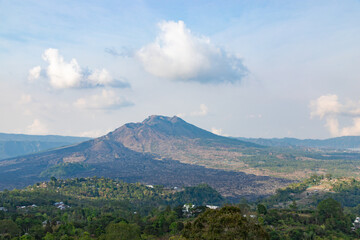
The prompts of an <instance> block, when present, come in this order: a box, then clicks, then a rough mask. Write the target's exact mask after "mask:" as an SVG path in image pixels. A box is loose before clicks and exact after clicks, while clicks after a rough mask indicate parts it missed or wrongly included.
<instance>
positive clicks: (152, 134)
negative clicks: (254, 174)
mask: <svg viewBox="0 0 360 240" xmlns="http://www.w3.org/2000/svg"><path fill="white" fill-rule="evenodd" d="M107 136H108V137H109V139H112V140H114V141H117V142H121V143H122V144H123V145H124V146H126V147H128V148H130V149H132V150H134V151H137V152H144V153H152V154H156V155H159V156H160V157H165V158H172V159H175V160H179V161H181V162H183V163H190V164H197V165H202V166H206V167H213V168H219V167H220V165H222V168H224V169H234V168H237V167H244V164H243V163H242V162H240V161H239V158H241V157H242V156H243V155H244V153H245V154H246V152H247V151H257V150H259V149H263V148H264V147H263V146H261V145H258V144H254V143H250V142H245V141H241V140H237V139H232V138H227V137H222V136H219V135H215V134H213V133H210V132H208V131H206V130H203V129H201V128H198V127H196V126H194V125H192V124H189V123H187V122H185V121H184V120H182V119H181V118H179V117H176V116H174V117H165V116H150V117H149V118H147V119H145V120H144V121H143V122H141V123H128V124H125V125H124V126H122V127H120V128H118V129H116V130H115V131H113V132H111V133H109V134H108V135H107Z"/></svg>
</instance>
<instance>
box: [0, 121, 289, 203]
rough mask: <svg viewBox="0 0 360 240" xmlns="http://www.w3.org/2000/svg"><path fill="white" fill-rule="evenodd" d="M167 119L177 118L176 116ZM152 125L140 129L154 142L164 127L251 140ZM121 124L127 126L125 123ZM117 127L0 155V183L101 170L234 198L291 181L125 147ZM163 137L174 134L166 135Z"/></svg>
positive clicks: (215, 143)
mask: <svg viewBox="0 0 360 240" xmlns="http://www.w3.org/2000/svg"><path fill="white" fill-rule="evenodd" d="M173 120H174V121H176V122H178V121H180V120H179V119H173ZM181 121H182V120H181ZM179 124H181V125H184V123H183V122H179ZM130 125H132V124H130ZM185 126H186V125H185ZM156 127H157V129H158V130H157V131H152V129H151V128H148V127H147V126H146V127H145V128H144V129H143V130H142V132H143V136H146V138H147V139H148V140H149V141H154V143H155V144H156V141H155V140H157V141H158V140H159V139H160V140H162V141H163V142H166V138H164V137H165V136H166V135H165V134H164V133H166V134H169V133H171V134H172V136H174V138H175V137H179V136H180V137H181V138H186V139H190V140H191V141H193V142H194V143H193V144H200V145H201V144H203V145H205V146H208V145H211V146H212V147H223V148H226V147H228V146H230V147H231V146H240V147H241V148H246V146H247V145H250V146H252V147H255V146H257V145H255V144H251V143H250V144H249V143H245V142H242V141H238V140H232V139H227V138H223V137H218V136H216V135H213V134H211V133H208V132H206V131H204V130H201V129H200V130H199V129H197V128H196V127H194V128H193V129H190V130H189V131H187V130H186V129H182V130H179V129H177V127H172V125H171V124H170V125H166V124H165V125H162V124H160V125H156ZM120 129H121V128H120ZM126 129H129V127H128V126H127V127H126ZM180 129H181V128H180ZM118 131H119V129H117V130H115V131H114V132H112V133H109V134H108V135H105V136H103V137H100V138H97V139H93V140H89V141H86V142H83V143H80V144H77V145H74V146H69V147H64V148H60V149H56V150H52V151H47V152H43V153H38V154H32V155H28V156H23V157H17V158H12V159H6V160H2V161H0V188H1V189H4V188H13V187H24V186H26V185H29V184H31V183H35V182H38V181H42V180H45V179H48V178H49V177H50V176H51V175H52V174H54V175H56V174H60V177H85V176H105V177H111V178H118V179H121V180H124V181H127V182H142V183H145V184H155V185H156V184H160V185H165V186H172V187H174V186H180V187H181V186H193V185H197V184H199V183H204V182H205V183H208V184H209V185H210V186H212V187H214V188H215V189H216V190H218V191H219V192H220V193H221V194H223V195H224V196H226V197H230V198H235V199H239V198H241V197H248V198H257V197H261V196H265V195H269V194H271V193H273V192H274V191H275V189H277V188H279V187H282V186H285V185H286V184H288V183H290V182H291V181H289V180H284V179H280V178H272V177H264V176H255V175H251V174H245V173H243V172H233V171H224V170H217V169H208V168H205V167H202V166H196V165H190V164H184V163H181V162H179V161H175V160H172V159H169V158H164V157H162V158H161V160H159V157H157V156H155V157H154V156H153V155H151V154H148V153H142V152H136V151H134V150H131V149H129V148H127V147H125V146H124V145H123V144H122V143H121V142H120V141H119V139H118V138H117V137H118V136H120V135H119V134H118ZM122 134H123V133H122ZM121 136H122V135H121ZM128 136H130V138H131V137H132V136H133V135H131V134H129V135H128ZM197 136H202V137H203V138H199V139H195V138H194V137H197ZM190 137H191V138H190ZM174 138H173V139H174ZM144 140H145V139H144ZM175 140H176V139H175ZM190 140H189V141H190ZM168 141H174V140H172V139H171V138H170V139H169V140H168ZM202 141H203V142H202ZM155 144H154V145H155ZM150 145H151V144H150ZM150 145H149V146H150ZM154 145H153V146H154ZM155 146H156V145H155Z"/></svg>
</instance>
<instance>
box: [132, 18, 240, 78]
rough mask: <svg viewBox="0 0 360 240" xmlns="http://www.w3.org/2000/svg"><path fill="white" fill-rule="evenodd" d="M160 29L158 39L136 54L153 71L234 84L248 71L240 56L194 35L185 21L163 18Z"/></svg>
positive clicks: (161, 74)
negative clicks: (165, 19) (164, 19)
mask: <svg viewBox="0 0 360 240" xmlns="http://www.w3.org/2000/svg"><path fill="white" fill-rule="evenodd" d="M159 28H160V33H159V35H158V36H157V38H156V40H155V41H154V42H153V43H150V44H148V45H146V46H144V47H142V48H141V49H140V50H139V51H137V53H136V56H137V58H138V59H139V60H140V62H141V63H142V64H143V66H144V68H145V70H146V71H147V72H149V73H150V74H152V75H154V76H157V77H161V78H166V79H171V80H178V81H195V82H200V83H223V82H230V83H234V82H237V81H240V80H241V79H242V78H243V77H244V76H245V75H246V74H247V69H246V67H245V66H244V65H243V63H242V60H241V59H240V58H239V57H237V56H235V55H234V54H230V53H228V52H226V51H225V50H223V49H221V48H219V47H217V46H215V45H214V44H213V43H212V42H211V41H210V39H209V38H207V37H204V36H198V35H195V34H193V33H192V32H191V30H190V29H188V28H187V27H186V25H185V23H184V22H183V21H178V22H174V21H164V22H161V23H159Z"/></svg>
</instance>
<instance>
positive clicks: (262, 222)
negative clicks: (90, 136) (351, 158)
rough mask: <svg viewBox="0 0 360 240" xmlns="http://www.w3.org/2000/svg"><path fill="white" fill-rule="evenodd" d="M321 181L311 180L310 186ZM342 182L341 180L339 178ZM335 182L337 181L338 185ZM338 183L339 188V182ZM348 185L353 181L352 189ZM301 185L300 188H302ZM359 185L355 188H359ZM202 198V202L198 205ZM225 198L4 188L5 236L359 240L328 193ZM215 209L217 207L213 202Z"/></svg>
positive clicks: (82, 184)
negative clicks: (311, 201) (302, 200)
mask: <svg viewBox="0 0 360 240" xmlns="http://www.w3.org/2000/svg"><path fill="white" fill-rule="evenodd" d="M314 179H315V178H312V179H311V180H310V179H309V180H308V181H307V182H306V183H305V182H304V183H303V184H305V185H306V184H309V183H310V182H311V181H313V180H314ZM339 183H340V182H339ZM335 185H336V184H335ZM335 185H334V186H335ZM351 185H352V184H351V183H350V182H349V184H348V185H347V186H351ZM301 186H302V185H301V184H299V185H293V186H292V187H291V188H292V189H296V188H297V187H301ZM353 186H354V185H353ZM194 203H196V205H194ZM223 203H224V200H223V199H222V197H221V196H220V195H219V193H217V192H216V191H215V190H213V189H212V188H210V187H209V186H207V185H199V186H196V187H189V188H185V189H168V188H164V187H163V186H145V185H141V184H139V183H135V184H129V183H124V182H121V181H114V180H112V179H106V178H96V177H94V178H75V179H67V180H58V179H56V178H54V177H52V178H51V181H49V182H41V183H37V184H35V185H32V186H29V187H27V188H25V189H23V190H12V191H7V190H6V191H3V192H0V239H13V240H24V239H26V240H36V239H44V240H92V239H102V240H104V239H105V240H117V239H129V240H131V239H138V240H140V239H153V240H154V239H163V240H165V239H169V240H187V239H213V240H232V239H250V240H251V239H254V240H255V239H256V240H258V239H259V240H262V239H274V240H275V239H286V240H287V239H289V240H290V239H291V240H294V239H295V240H296V239H359V237H360V230H355V231H353V230H352V229H351V227H352V222H353V220H354V219H355V216H356V215H354V214H348V213H347V212H346V211H344V210H343V208H342V205H341V203H340V202H338V201H336V200H334V199H332V198H325V199H324V200H321V201H319V202H318V203H317V204H316V205H315V206H314V207H306V206H302V207H299V206H297V204H296V202H293V203H292V204H291V205H290V206H283V207H282V208H274V207H270V205H269V204H268V205H267V206H266V204H267V203H266V201H265V202H263V203H259V204H257V205H253V204H250V205H248V204H246V203H240V204H236V205H232V206H231V205H225V206H223V207H220V208H218V209H209V208H207V207H206V206H204V205H207V204H219V206H221V205H222V204H223ZM209 207H211V208H214V206H209Z"/></svg>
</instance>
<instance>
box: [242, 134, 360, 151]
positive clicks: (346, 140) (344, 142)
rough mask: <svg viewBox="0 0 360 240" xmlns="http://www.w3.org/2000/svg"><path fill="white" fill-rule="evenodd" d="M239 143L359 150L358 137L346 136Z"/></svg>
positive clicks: (252, 140) (254, 140)
mask: <svg viewBox="0 0 360 240" xmlns="http://www.w3.org/2000/svg"><path fill="white" fill-rule="evenodd" d="M236 139H238V140H241V141H246V142H252V143H256V144H260V145H264V146H272V147H309V148H328V149H352V150H360V136H346V137H336V138H329V139H297V138H243V137H238V138H236Z"/></svg>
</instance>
